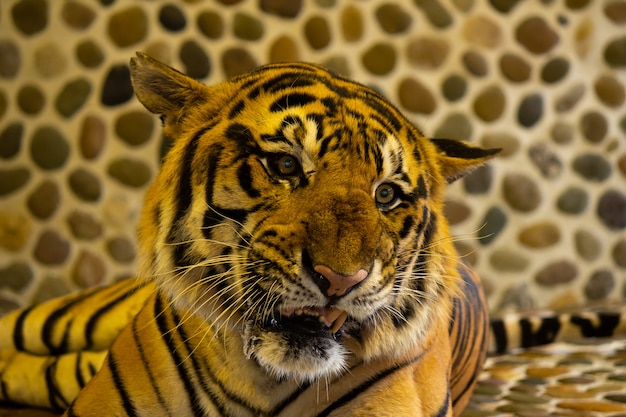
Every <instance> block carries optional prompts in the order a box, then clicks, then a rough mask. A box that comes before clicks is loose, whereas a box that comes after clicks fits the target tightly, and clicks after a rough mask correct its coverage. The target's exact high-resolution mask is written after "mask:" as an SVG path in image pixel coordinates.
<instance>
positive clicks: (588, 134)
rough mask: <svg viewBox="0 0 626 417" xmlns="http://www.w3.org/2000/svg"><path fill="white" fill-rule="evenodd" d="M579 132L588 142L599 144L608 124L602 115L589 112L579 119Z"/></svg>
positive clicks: (605, 133) (607, 129)
mask: <svg viewBox="0 0 626 417" xmlns="http://www.w3.org/2000/svg"><path fill="white" fill-rule="evenodd" d="M580 130H581V131H582V133H583V135H584V136H585V139H587V140H588V141H589V142H591V143H599V142H602V140H603V139H604V138H605V136H606V135H607V133H608V131H609V122H608V121H607V120H606V118H605V117H604V116H603V115H602V113H600V112H596V111H589V112H587V113H585V114H584V115H583V116H582V117H581V119H580Z"/></svg>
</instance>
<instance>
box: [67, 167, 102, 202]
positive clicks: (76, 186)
mask: <svg viewBox="0 0 626 417" xmlns="http://www.w3.org/2000/svg"><path fill="white" fill-rule="evenodd" d="M68 183H69V185H70V189H71V190H72V191H73V192H74V194H75V195H76V196H77V197H78V198H79V199H81V200H83V201H86V202H96V201H98V200H99V199H100V196H101V195H102V186H101V185H100V179H99V178H98V176H97V175H95V174H93V173H91V172H90V171H89V170H87V169H86V168H80V167H79V168H75V169H73V170H72V172H71V174H70V175H69V176H68Z"/></svg>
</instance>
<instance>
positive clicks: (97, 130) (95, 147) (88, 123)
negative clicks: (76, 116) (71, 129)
mask: <svg viewBox="0 0 626 417" xmlns="http://www.w3.org/2000/svg"><path fill="white" fill-rule="evenodd" d="M105 140H106V126H105V124H104V122H103V121H102V120H101V119H99V118H98V117H96V116H87V117H85V119H84V120H83V123H82V125H81V130H80V136H79V139H78V143H79V147H80V152H81V154H82V156H83V157H84V158H85V159H94V158H96V157H98V156H99V155H100V152H102V149H103V148H104V143H105Z"/></svg>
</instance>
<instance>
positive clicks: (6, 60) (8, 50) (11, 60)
mask: <svg viewBox="0 0 626 417" xmlns="http://www.w3.org/2000/svg"><path fill="white" fill-rule="evenodd" d="M20 65H21V56H20V50H19V48H18V47H17V45H15V43H14V42H12V41H11V40H9V39H3V40H0V77H3V78H13V77H15V76H16V75H17V73H18V72H19V70H20Z"/></svg>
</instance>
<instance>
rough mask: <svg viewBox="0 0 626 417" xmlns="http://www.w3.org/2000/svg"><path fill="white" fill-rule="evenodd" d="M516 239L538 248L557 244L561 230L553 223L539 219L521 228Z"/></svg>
mask: <svg viewBox="0 0 626 417" xmlns="http://www.w3.org/2000/svg"><path fill="white" fill-rule="evenodd" d="M518 239H519V241H520V242H521V243H522V244H523V245H525V246H528V247H530V248H534V249H540V248H545V247H549V246H553V245H555V244H557V243H558V242H559V241H560V240H561V232H560V230H559V228H558V226H557V225H555V224H554V223H552V222H549V221H540V222H537V223H534V224H531V225H529V226H527V227H524V228H523V229H521V231H520V233H519V236H518Z"/></svg>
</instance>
